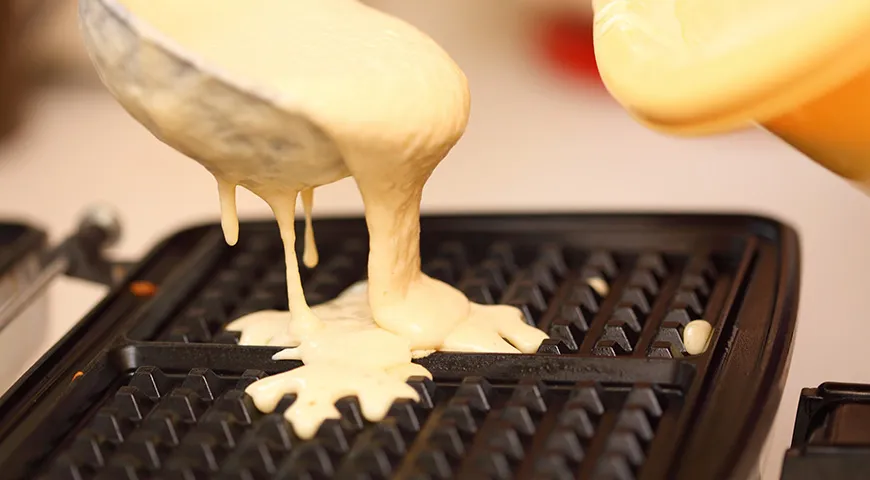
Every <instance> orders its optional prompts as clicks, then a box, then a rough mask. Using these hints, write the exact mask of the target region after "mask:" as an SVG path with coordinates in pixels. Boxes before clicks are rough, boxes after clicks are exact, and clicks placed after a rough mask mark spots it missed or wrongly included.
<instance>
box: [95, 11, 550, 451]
mask: <svg viewBox="0 0 870 480" xmlns="http://www.w3.org/2000/svg"><path fill="white" fill-rule="evenodd" d="M80 14H81V18H82V27H83V31H84V34H85V40H86V44H87V45H88V48H89V51H90V53H91V57H92V59H93V61H94V64H95V65H96V67H97V70H98V72H99V73H100V76H101V78H102V79H103V82H104V83H105V84H106V86H107V87H108V88H109V90H110V91H111V92H112V93H113V95H114V96H115V97H116V98H117V99H118V101H119V102H120V103H121V105H123V106H124V108H125V109H126V110H127V111H128V112H130V114H131V115H133V116H134V117H135V118H136V119H137V120H138V121H140V122H141V123H142V124H143V125H144V126H146V127H147V128H148V129H149V130H150V131H151V132H152V133H153V134H154V135H155V136H157V137H158V138H159V139H161V140H162V141H164V142H165V143H167V144H169V145H170V146H172V147H174V148H176V149H177V150H179V151H181V152H182V153H185V154H186V155H188V156H190V157H191V158H193V159H195V160H197V161H198V162H199V163H201V164H202V165H203V166H204V167H205V168H206V169H208V170H209V171H210V172H211V173H212V174H213V175H214V176H215V178H216V179H217V181H218V191H219V194H220V200H221V201H220V203H221V212H222V221H221V224H222V226H223V229H224V234H225V237H226V240H227V242H228V243H230V244H234V243H235V242H236V240H237V238H238V219H237V217H236V210H235V189H236V186H238V185H241V186H243V187H245V188H247V189H249V190H251V191H252V192H254V193H255V194H256V195H258V196H259V197H261V198H262V199H263V200H265V201H266V202H267V203H268V204H269V206H270V207H271V208H272V211H273V212H274V214H275V217H276V219H277V222H278V225H279V227H280V230H281V236H282V239H283V241H284V249H285V258H286V268H287V294H288V303H289V312H259V313H255V314H252V315H250V316H248V317H245V318H242V319H239V320H238V321H236V322H234V323H233V324H232V325H230V326H229V327H228V328H230V329H234V330H239V331H241V332H242V341H243V343H245V344H259V345H263V344H266V345H283V346H290V347H293V348H290V349H287V350H284V351H282V352H281V353H279V354H278V355H276V357H277V358H295V359H300V360H302V361H303V362H304V363H305V365H304V366H303V367H300V368H297V369H295V370H293V371H290V372H287V373H284V374H280V375H275V376H272V377H269V378H266V379H263V380H261V381H259V382H256V383H254V384H252V385H251V386H250V387H249V388H248V390H247V391H248V393H249V394H251V396H252V397H253V398H254V401H255V403H256V405H257V407H258V408H260V409H261V410H263V411H267V412H268V411H272V410H274V409H275V408H276V406H277V404H278V402H279V400H280V398H281V396H283V395H284V394H286V393H296V394H297V400H296V401H295V402H294V403H293V405H292V406H291V407H290V408H289V409H288V410H287V412H286V413H285V416H286V417H287V418H288V420H289V421H291V422H292V423H293V425H294V428H295V429H296V431H297V434H299V435H300V436H302V437H304V438H307V437H310V436H311V435H314V434H315V433H316V429H317V427H318V426H319V425H320V423H321V422H322V420H323V419H325V418H330V417H336V416H337V415H338V412H337V411H336V409H335V407H334V403H335V401H336V400H338V399H339V398H341V397H344V396H349V395H356V396H357V397H359V399H360V403H361V406H362V410H363V413H364V415H365V416H366V417H367V418H368V419H369V420H373V421H374V420H379V419H380V418H382V417H383V415H384V414H385V413H386V411H387V410H388V408H389V406H390V404H391V403H392V402H393V401H394V400H395V399H396V398H412V399H416V398H417V396H416V393H415V391H414V390H413V389H412V388H410V387H409V386H408V385H407V384H405V380H406V379H407V378H408V376H410V375H429V373H428V372H427V371H426V370H425V369H423V368H422V367H420V366H419V365H416V364H413V363H411V359H412V357H413V356H418V357H419V356H423V355H426V354H428V353H430V352H432V351H434V350H463V351H468V350H471V351H485V352H512V353H518V352H526V353H529V352H534V351H535V350H536V349H537V347H538V346H539V345H540V342H541V341H542V340H543V339H544V338H546V335H545V334H544V333H543V332H541V331H539V330H537V329H535V328H534V327H531V326H529V325H528V324H526V323H525V321H524V320H523V317H522V314H521V313H520V311H519V310H518V309H515V308H513V307H506V306H482V305H475V304H472V303H470V302H469V301H468V299H467V298H466V297H465V296H464V295H463V294H462V293H461V292H459V291H458V290H456V289H454V288H453V287H451V286H449V285H447V284H445V283H443V282H441V281H438V280H435V279H433V278H430V277H428V276H426V275H425V274H423V273H422V272H421V270H420V247H419V236H420V223H419V216H420V201H421V197H422V191H423V186H424V184H425V183H426V181H427V180H428V178H429V176H430V175H431V174H432V172H433V170H434V169H435V167H436V166H437V165H438V164H439V163H440V162H441V160H442V159H443V158H444V157H445V156H446V155H447V153H448V152H449V151H450V149H451V148H452V147H453V146H454V145H455V143H456V142H457V141H458V140H459V138H460V137H461V135H462V133H463V132H464V130H465V126H466V124H467V122H468V116H469V110H470V95H469V91H468V85H467V81H466V78H465V75H464V74H463V73H462V71H461V70H460V69H459V68H458V66H457V65H456V64H455V63H454V62H453V60H452V59H451V58H450V57H449V56H448V55H447V54H446V53H445V52H444V51H443V50H442V49H441V48H440V47H439V46H438V45H437V44H436V43H435V42H434V41H433V40H432V39H430V38H429V37H428V36H426V35H425V34H423V33H422V32H420V31H419V30H417V29H416V28H414V27H412V26H410V25H408V24H406V23H404V22H403V21H401V20H399V19H396V18H394V17H391V16H388V15H386V14H384V13H381V12H379V11H377V10H375V9H372V8H370V7H368V6H365V5H363V4H361V3H359V2H358V1H356V0H246V1H244V2H242V1H238V0H186V1H184V2H178V1H177V0H80ZM347 176H352V177H353V178H354V180H355V182H356V184H357V186H358V188H359V191H360V194H361V196H362V199H363V203H364V205H365V216H366V222H367V224H368V229H369V237H370V244H369V263H368V282H367V284H361V285H357V286H356V287H354V289H351V290H350V291H348V292H345V293H344V294H343V295H342V296H340V297H339V298H338V299H336V300H335V301H333V302H332V303H329V304H326V305H322V306H318V307H315V308H313V309H312V308H309V306H308V305H307V304H306V302H305V297H304V295H303V291H302V284H301V281H300V276H299V267H298V265H297V261H296V255H295V248H294V247H295V240H296V239H295V234H294V222H295V210H296V201H297V198H298V196H299V195H300V194H301V195H302V199H303V203H304V207H305V213H306V234H305V245H306V248H305V254H304V256H303V261H304V263H305V264H306V265H309V266H313V265H315V264H316V263H317V252H316V248H315V247H314V236H313V231H312V229H311V225H310V214H311V206H312V202H313V189H314V188H315V187H317V186H320V185H324V184H327V183H331V182H334V181H337V180H339V179H341V178H344V177H347Z"/></svg>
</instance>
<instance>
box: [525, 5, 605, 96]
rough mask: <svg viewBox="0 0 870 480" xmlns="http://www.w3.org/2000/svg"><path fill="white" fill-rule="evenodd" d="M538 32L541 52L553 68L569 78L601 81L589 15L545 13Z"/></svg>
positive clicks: (599, 82) (598, 82)
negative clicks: (585, 16)
mask: <svg viewBox="0 0 870 480" xmlns="http://www.w3.org/2000/svg"><path fill="white" fill-rule="evenodd" d="M539 35H540V38H539V42H540V45H541V47H542V49H543V54H544V55H545V57H546V58H547V60H548V61H549V62H551V63H552V64H553V65H554V66H555V67H557V68H559V69H560V70H561V71H563V72H564V73H566V74H568V75H571V76H572V77H575V78H578V79H582V80H586V81H593V82H595V83H597V84H601V77H600V76H599V74H598V65H597V64H596V63H595V48H594V47H593V43H592V20H591V19H590V18H583V17H566V16H562V15H559V16H548V17H545V18H544V19H543V20H542V24H541V27H540V29H539Z"/></svg>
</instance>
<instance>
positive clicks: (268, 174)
mask: <svg viewBox="0 0 870 480" xmlns="http://www.w3.org/2000/svg"><path fill="white" fill-rule="evenodd" d="M79 21H80V24H81V30H82V34H83V37H84V43H85V45H86V48H87V50H88V54H89V55H90V57H91V60H92V62H93V64H94V66H95V68H96V70H97V72H98V74H99V76H100V79H101V80H102V82H103V83H104V84H105V86H106V88H107V89H108V90H109V91H110V92H111V94H112V95H113V96H114V97H115V98H116V99H117V101H118V102H119V103H120V104H121V105H122V106H123V107H124V109H126V110H127V112H129V113H130V115H132V116H133V117H134V118H135V119H136V120H137V121H139V122H140V123H141V124H142V125H143V126H145V128H147V129H148V130H149V131H150V132H151V133H152V134H154V136H156V137H157V138H158V139H160V140H161V141H163V142H164V143H166V144H167V145H169V146H170V147H172V148H174V149H176V150H178V151H180V152H182V153H184V154H185V155H187V156H189V157H190V158H192V159H194V160H196V161H197V162H199V163H201V164H202V165H203V166H204V167H205V168H206V169H208V170H209V171H210V172H212V173H213V174H214V175H215V176H217V177H219V178H221V179H223V180H225V181H228V182H231V183H234V184H239V185H242V186H244V187H246V188H248V189H250V190H252V191H253V192H254V193H257V194H260V195H262V194H264V193H265V194H268V193H269V192H264V191H263V188H264V185H282V186H284V187H286V188H288V189H292V190H296V191H298V190H301V189H303V188H307V187H312V186H319V185H324V184H328V183H332V182H335V181H337V180H340V179H342V178H344V177H347V176H349V175H350V173H349V171H348V170H347V167H346V166H345V163H344V160H343V158H342V155H341V153H340V152H339V150H338V148H337V146H336V144H335V142H334V141H333V140H332V139H331V138H330V137H329V136H328V135H327V134H326V133H325V132H324V131H323V130H322V129H321V128H319V127H318V126H317V125H315V124H314V122H312V121H311V120H310V119H309V118H307V117H306V116H304V115H303V114H301V113H300V112H298V111H292V109H289V108H286V107H284V106H282V104H281V102H280V101H279V100H278V99H277V98H276V97H277V96H276V95H275V94H274V92H269V91H268V89H266V88H263V87H261V86H258V85H255V84H251V83H250V82H247V83H246V82H245V81H244V80H243V79H237V78H234V76H233V75H231V74H229V73H226V72H222V71H220V68H219V66H216V65H210V64H208V63H206V62H205V61H204V60H203V59H202V58H199V57H198V56H197V55H196V54H195V53H193V52H189V51H185V50H184V49H183V48H182V47H181V46H180V45H178V44H177V43H176V42H174V41H172V39H170V38H168V37H167V36H166V35H164V34H162V33H161V32H159V31H157V30H156V29H155V28H154V27H152V26H151V25H149V24H147V23H146V22H144V21H142V20H141V19H139V18H137V17H135V16H134V15H132V14H131V12H130V11H129V10H128V9H127V8H125V7H124V6H123V5H122V4H121V3H120V2H118V1H117V0H79ZM194 21H195V20H194Z"/></svg>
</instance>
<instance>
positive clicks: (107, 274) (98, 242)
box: [0, 205, 132, 330]
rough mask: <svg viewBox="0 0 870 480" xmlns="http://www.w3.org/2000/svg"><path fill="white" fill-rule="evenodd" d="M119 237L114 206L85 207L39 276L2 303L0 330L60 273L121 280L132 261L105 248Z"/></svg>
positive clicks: (93, 279)
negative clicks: (113, 258) (114, 257)
mask: <svg viewBox="0 0 870 480" xmlns="http://www.w3.org/2000/svg"><path fill="white" fill-rule="evenodd" d="M120 238H121V222H120V220H119V218H118V215H117V213H116V212H115V210H114V209H113V208H111V207H109V206H105V205H97V206H92V207H90V208H88V209H87V210H85V212H84V214H83V215H82V217H81V220H80V221H79V225H78V228H77V229H76V231H75V232H74V233H73V234H72V235H70V236H69V237H68V238H67V239H66V240H64V241H63V242H62V243H61V244H60V245H58V246H57V247H56V248H55V249H54V250H52V251H51V252H49V253H48V255H47V256H46V257H45V258H44V260H43V262H42V267H41V269H40V271H39V274H38V275H37V276H36V278H34V280H33V281H32V282H30V283H28V284H27V285H26V286H25V287H24V288H23V289H22V290H21V291H20V292H18V293H17V294H16V295H14V296H13V297H12V298H10V299H9V300H7V301H6V302H5V303H2V304H0V330H2V329H3V328H4V327H6V325H8V324H9V323H10V322H11V321H12V320H13V319H15V317H17V316H18V315H19V314H20V313H21V312H22V311H24V310H25V309H26V308H27V307H28V306H29V305H30V304H31V303H32V302H33V301H34V299H36V298H37V297H39V296H40V294H42V293H43V292H44V291H45V289H46V288H47V287H48V285H49V284H50V283H51V282H52V281H53V280H54V279H55V278H57V277H59V276H61V275H67V276H69V277H73V278H79V279H82V280H88V281H90V282H95V283H99V284H102V285H106V286H109V287H111V286H113V285H115V284H116V283H118V282H119V281H120V280H121V279H123V278H124V276H125V275H126V273H127V271H128V270H129V268H130V266H131V265H132V264H131V263H126V262H115V261H111V260H109V259H108V258H107V257H106V254H105V252H106V249H108V248H109V247H111V246H112V245H114V244H116V243H117V242H118V240H119V239H120Z"/></svg>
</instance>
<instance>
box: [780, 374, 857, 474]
mask: <svg viewBox="0 0 870 480" xmlns="http://www.w3.org/2000/svg"><path fill="white" fill-rule="evenodd" d="M868 472H870V385H866V384H853V383H835V382H826V383H823V384H821V385H819V386H818V387H817V388H805V389H803V390H802V391H801V397H800V400H799V402H798V409H797V414H796V416H795V425H794V433H793V434H792V441H791V447H790V448H789V449H788V450H787V451H786V453H785V460H784V462H783V467H782V477H781V478H782V479H783V480H804V479H807V480H808V479H816V478H831V479H834V478H835V479H837V480H853V479H865V478H868V475H870V473H868Z"/></svg>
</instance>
